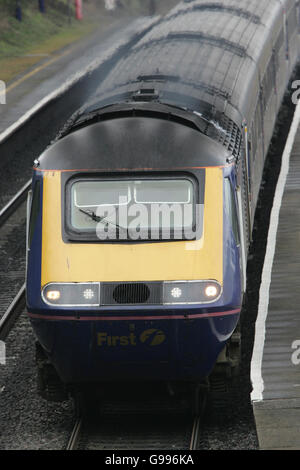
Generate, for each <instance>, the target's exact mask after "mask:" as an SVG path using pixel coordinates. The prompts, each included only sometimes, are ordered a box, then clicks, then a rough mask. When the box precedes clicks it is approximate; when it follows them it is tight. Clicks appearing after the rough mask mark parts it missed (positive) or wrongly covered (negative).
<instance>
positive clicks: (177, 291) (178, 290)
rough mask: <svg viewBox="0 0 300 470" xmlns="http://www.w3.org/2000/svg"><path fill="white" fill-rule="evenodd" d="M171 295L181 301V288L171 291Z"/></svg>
mask: <svg viewBox="0 0 300 470" xmlns="http://www.w3.org/2000/svg"><path fill="white" fill-rule="evenodd" d="M171 295H172V297H174V298H175V299H179V297H181V295H182V290H181V289H179V287H174V289H172V290H171Z"/></svg>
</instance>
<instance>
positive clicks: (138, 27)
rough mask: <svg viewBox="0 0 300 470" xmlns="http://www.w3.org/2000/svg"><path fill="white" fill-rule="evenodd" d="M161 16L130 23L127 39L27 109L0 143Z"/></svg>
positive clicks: (1, 137) (9, 128)
mask: <svg viewBox="0 0 300 470" xmlns="http://www.w3.org/2000/svg"><path fill="white" fill-rule="evenodd" d="M159 18H160V17H159V16H156V17H153V18H151V19H149V18H146V19H145V18H143V19H142V20H141V19H137V20H136V21H135V22H134V23H132V24H131V25H130V28H133V26H134V29H133V31H131V32H130V34H129V37H128V32H127V31H128V30H127V31H126V29H125V30H124V35H125V37H126V40H125V39H124V37H123V38H122V39H119V41H118V42H117V43H115V44H114V46H112V47H110V48H109V49H108V50H107V51H105V52H104V53H102V54H101V57H99V58H98V59H95V60H94V61H92V62H91V63H90V64H89V65H88V66H86V67H85V68H84V69H83V70H81V71H80V72H77V73H76V74H74V75H72V76H71V78H70V79H69V80H66V81H65V82H64V83H63V84H62V85H61V86H60V87H59V88H57V89H56V90H54V91H53V92H52V93H49V94H48V95H47V96H45V98H43V99H42V100H41V101H39V102H38V103H37V104H36V105H35V106H33V107H32V108H31V109H30V110H29V111H27V112H26V113H25V114H23V116H21V117H20V119H18V120H17V121H16V122H15V123H14V124H12V125H11V126H10V127H8V128H7V129H6V130H5V131H4V132H2V133H1V134H0V144H2V143H3V142H4V141H5V140H6V139H7V138H8V137H10V136H11V135H12V134H13V133H14V132H16V130H18V129H19V128H20V127H22V126H23V125H24V124H25V123H26V122H27V121H29V119H30V118H31V117H32V116H34V115H35V114H36V113H37V112H38V111H40V110H41V109H42V108H43V107H44V106H46V105H48V104H49V103H50V102H51V101H53V100H55V99H56V98H58V97H59V96H61V95H62V94H63V93H65V92H66V91H68V90H69V89H70V88H71V87H72V86H73V85H75V83H77V82H79V80H80V79H81V78H83V77H84V76H86V75H88V74H90V73H92V72H93V71H94V70H96V69H97V68H98V67H100V65H102V64H103V63H104V62H106V61H108V60H109V59H111V58H112V56H113V55H114V54H115V53H116V52H117V50H118V49H120V48H121V47H122V46H125V45H126V44H128V43H129V42H130V41H131V40H132V38H133V37H134V35H135V34H137V33H141V32H142V31H143V30H146V29H147V28H149V27H150V26H151V25H152V24H154V23H156V22H157V21H158V19H159ZM126 33H127V34H126Z"/></svg>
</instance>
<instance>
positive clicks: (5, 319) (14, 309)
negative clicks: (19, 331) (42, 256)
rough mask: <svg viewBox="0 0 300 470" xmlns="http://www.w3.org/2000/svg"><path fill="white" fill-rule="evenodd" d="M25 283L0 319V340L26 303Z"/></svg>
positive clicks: (4, 336)
mask: <svg viewBox="0 0 300 470" xmlns="http://www.w3.org/2000/svg"><path fill="white" fill-rule="evenodd" d="M25 292H26V289H25V283H24V284H23V286H22V287H21V289H20V290H19V292H18V294H17V295H16V297H15V298H14V300H13V301H12V303H11V304H10V306H9V307H8V309H7V310H6V312H5V313H4V315H3V316H2V318H1V319H0V340H2V341H4V340H5V339H6V337H7V335H8V333H9V332H10V330H11V329H12V327H13V326H14V324H15V322H16V320H17V318H18V317H19V315H20V313H21V312H22V310H24V308H25V305H26V296H25Z"/></svg>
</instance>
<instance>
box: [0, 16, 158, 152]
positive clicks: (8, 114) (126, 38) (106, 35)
mask: <svg viewBox="0 0 300 470" xmlns="http://www.w3.org/2000/svg"><path fill="white" fill-rule="evenodd" d="M156 20H157V17H139V18H131V17H127V16H126V17H122V18H120V19H118V20H114V21H112V22H111V24H108V25H107V26H106V28H100V29H99V30H96V31H95V32H94V33H93V34H91V35H89V36H87V37H86V38H84V39H82V40H81V41H78V42H76V43H75V44H71V45H69V46H66V47H64V48H63V49H61V50H58V51H56V52H54V53H53V54H51V56H50V57H46V58H44V59H43V60H41V61H40V62H38V63H37V64H36V65H35V66H33V67H32V68H30V69H28V70H27V71H26V72H24V73H23V74H21V75H19V76H17V77H16V78H15V79H14V80H13V81H12V82H10V83H7V84H6V88H5V90H2V89H1V90H0V95H1V96H0V98H1V103H0V143H2V142H3V141H4V140H5V139H7V138H8V137H10V136H11V135H12V134H13V133H14V132H15V131H16V130H17V129H18V128H19V127H20V126H22V125H23V124H24V123H25V122H26V121H28V120H29V119H30V118H31V117H32V116H33V115H34V114H35V113H37V112H38V111H39V110H40V109H41V108H42V107H44V106H46V105H47V104H48V103H49V102H50V101H51V100H54V99H55V98H56V97H57V96H59V95H61V94H63V93H64V92H65V91H66V90H68V89H69V88H70V87H71V86H72V85H73V84H74V83H76V82H77V81H78V80H79V79H81V78H82V77H84V76H86V75H88V74H89V73H91V72H92V71H94V70H95V69H97V68H98V67H99V66H100V65H101V64H102V63H103V62H104V61H106V60H108V59H109V58H110V57H111V56H112V55H113V54H114V53H115V52H116V51H117V50H118V48H120V47H122V46H124V45H125V44H127V43H129V42H130V41H131V40H132V38H133V37H134V36H135V35H136V34H137V33H138V32H141V31H143V30H144V29H145V28H147V27H148V26H150V24H151V23H153V22H155V21H156ZM0 80H1V71H0ZM3 95H5V100H4V97H3ZM3 101H5V103H3Z"/></svg>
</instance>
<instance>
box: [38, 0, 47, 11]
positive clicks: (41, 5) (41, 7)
mask: <svg viewBox="0 0 300 470" xmlns="http://www.w3.org/2000/svg"><path fill="white" fill-rule="evenodd" d="M39 10H40V12H41V13H45V11H46V8H45V0H39Z"/></svg>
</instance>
